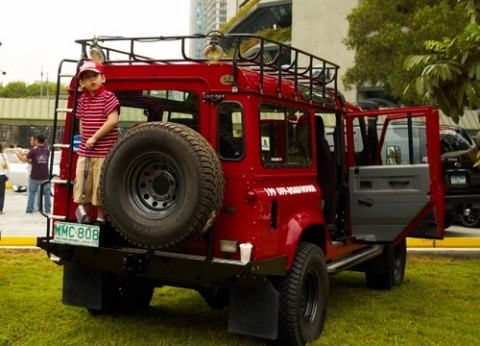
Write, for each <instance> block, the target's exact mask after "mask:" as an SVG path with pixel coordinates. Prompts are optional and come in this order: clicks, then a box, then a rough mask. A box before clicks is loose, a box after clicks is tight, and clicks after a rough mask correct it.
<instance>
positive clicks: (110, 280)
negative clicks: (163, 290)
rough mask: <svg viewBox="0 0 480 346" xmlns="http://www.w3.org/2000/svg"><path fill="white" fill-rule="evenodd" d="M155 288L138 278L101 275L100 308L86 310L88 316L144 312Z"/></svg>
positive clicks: (105, 273)
mask: <svg viewBox="0 0 480 346" xmlns="http://www.w3.org/2000/svg"><path fill="white" fill-rule="evenodd" d="M154 289H155V286H154V285H153V284H152V283H151V282H149V281H147V280H145V279H140V278H129V277H122V276H119V275H116V274H112V273H107V272H104V273H103V277H102V307H101V308H100V309H88V311H89V312H90V314H92V315H94V316H96V315H101V314H119V313H129V312H135V311H141V310H145V309H147V308H148V307H149V306H150V301H151V300H152V297H153V291H154Z"/></svg>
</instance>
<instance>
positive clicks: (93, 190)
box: [73, 156, 105, 206]
mask: <svg viewBox="0 0 480 346" xmlns="http://www.w3.org/2000/svg"><path fill="white" fill-rule="evenodd" d="M103 161H105V158H104V157H84V156H79V157H78V161H77V173H76V178H75V184H74V186H73V201H74V202H75V203H79V204H88V203H92V204H93V205H95V206H100V205H101V202H100V172H101V170H102V165H103ZM85 166H86V168H87V173H86V179H85ZM85 180H86V181H85ZM84 183H86V184H85V185H86V186H85V188H84V187H83V185H84Z"/></svg>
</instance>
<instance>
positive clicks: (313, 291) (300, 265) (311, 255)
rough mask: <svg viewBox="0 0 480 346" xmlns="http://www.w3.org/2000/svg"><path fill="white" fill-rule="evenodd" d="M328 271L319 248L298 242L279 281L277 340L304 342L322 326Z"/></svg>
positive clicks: (299, 343) (311, 337) (310, 338)
mask: <svg viewBox="0 0 480 346" xmlns="http://www.w3.org/2000/svg"><path fill="white" fill-rule="evenodd" d="M327 297H328V273H327V267H326V263H325V257H324V254H323V251H322V249H320V248H319V247H318V246H316V245H314V244H311V243H300V245H299V247H298V250H297V254H296V256H295V260H294V262H293V265H292V268H291V269H290V271H289V272H288V274H287V275H286V276H285V278H284V279H283V280H282V282H281V283H280V309H279V310H280V311H279V321H278V323H279V325H278V338H277V340H276V342H275V343H276V344H282V345H305V344H306V343H307V342H308V341H311V340H314V339H316V338H317V337H318V336H319V335H320V334H321V332H322V330H323V325H324V324H325V317H326V314H327Z"/></svg>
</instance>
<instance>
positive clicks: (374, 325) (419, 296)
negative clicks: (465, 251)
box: [0, 249, 480, 346]
mask: <svg viewBox="0 0 480 346" xmlns="http://www.w3.org/2000/svg"><path fill="white" fill-rule="evenodd" d="M479 269H480V266H479V260H478V259H459V258H451V257H426V256H419V255H410V254H409V257H408V262H407V272H406V277H405V282H404V284H403V285H402V286H401V287H399V288H396V289H394V290H392V291H374V290H370V289H368V288H367V287H366V285H365V280H364V277H363V275H362V274H360V273H350V272H346V273H342V274H339V275H337V276H334V277H332V278H331V282H330V288H331V289H330V297H329V307H328V315H327V322H326V324H325V329H324V332H323V334H322V336H321V337H320V339H318V340H317V341H316V342H315V343H313V345H415V346H416V345H449V346H453V345H477V344H478V343H479V340H480V326H479V323H480V275H479ZM61 288H62V267H59V266H57V265H55V264H53V263H51V262H50V261H49V260H48V259H47V258H46V255H45V253H44V252H42V251H39V250H32V251H24V250H6V249H2V250H0V345H47V344H48V345H60V344H61V345H261V344H262V343H261V342H259V341H258V340H255V339H253V338H249V337H244V336H238V335H232V334H229V333H228V332H227V322H228V309H225V310H224V311H216V310H211V309H210V308H208V306H207V305H206V304H205V303H204V302H203V300H202V298H201V297H200V296H199V295H198V294H197V293H196V292H195V291H192V290H186V289H177V288H171V287H163V288H157V289H156V290H155V294H154V297H153V300H152V304H151V308H150V309H149V310H147V311H146V312H143V313H137V314H128V315H122V316H108V315H104V316H98V317H93V316H91V315H90V314H89V313H88V312H87V311H86V310H85V309H83V308H76V307H70V306H64V305H62V302H61Z"/></svg>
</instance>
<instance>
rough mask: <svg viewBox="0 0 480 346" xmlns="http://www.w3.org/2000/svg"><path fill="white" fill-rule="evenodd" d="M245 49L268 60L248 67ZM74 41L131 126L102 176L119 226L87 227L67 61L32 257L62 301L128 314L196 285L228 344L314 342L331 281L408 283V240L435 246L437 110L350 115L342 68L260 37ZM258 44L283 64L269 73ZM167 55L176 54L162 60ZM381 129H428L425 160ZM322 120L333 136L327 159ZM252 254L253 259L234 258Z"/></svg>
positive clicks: (112, 221)
mask: <svg viewBox="0 0 480 346" xmlns="http://www.w3.org/2000/svg"><path fill="white" fill-rule="evenodd" d="M194 39H201V40H206V44H208V45H207V46H206V48H205V54H206V56H207V57H208V59H195V58H192V57H189V56H188V54H187V51H186V50H187V47H188V45H189V41H190V40H194ZM252 40H253V41H252ZM224 42H228V43H229V46H230V47H232V48H231V49H230V56H231V57H226V55H224V54H223V51H222V46H223V44H224ZM252 42H253V43H258V44H259V47H260V49H259V50H258V53H257V54H255V55H253V56H252V55H249V56H248V57H244V56H242V47H243V46H244V45H245V43H250V45H251V43H252ZM77 43H79V44H80V47H81V54H82V55H81V56H82V57H87V56H88V54H89V51H91V52H92V54H93V55H94V56H96V57H98V56H100V53H99V52H100V51H102V52H103V53H102V54H104V56H105V59H106V60H105V63H104V70H105V75H106V77H107V82H106V86H107V88H108V89H109V90H112V91H113V92H115V93H116V95H117V96H118V98H119V100H120V103H121V105H122V109H121V116H120V118H121V120H122V121H126V120H128V121H129V122H130V124H133V123H135V126H131V128H130V129H128V130H126V131H124V133H123V134H122V136H121V138H120V139H119V140H118V142H117V143H116V145H115V146H114V147H113V149H112V150H111V152H110V154H109V155H108V157H107V159H106V161H105V164H104V167H103V169H102V177H101V185H102V188H101V195H102V203H103V206H104V208H105V210H106V212H107V213H108V215H109V222H108V223H107V224H105V225H104V226H96V225H93V224H80V223H77V221H76V217H75V209H76V207H77V206H76V205H75V204H74V203H73V200H72V184H73V181H74V180H75V166H76V160H77V154H76V152H75V150H74V145H73V143H74V137H75V136H76V135H77V132H78V124H77V121H76V120H75V116H74V115H75V107H76V100H77V96H78V94H79V92H80V90H79V85H78V82H77V80H76V79H75V78H74V77H73V76H74V75H75V72H76V70H75V69H76V68H77V66H78V65H79V64H80V63H81V62H82V61H81V60H80V61H72V60H64V61H62V62H61V64H60V68H59V72H60V74H59V79H58V80H59V82H60V81H61V80H62V79H63V78H64V76H65V75H66V73H65V72H64V71H66V70H68V67H73V72H72V73H70V76H69V77H68V78H70V79H71V82H70V87H71V88H70V95H69V98H68V106H67V109H65V108H63V109H62V108H61V107H60V106H59V104H60V103H59V101H57V106H58V107H57V109H56V111H55V129H58V128H59V126H60V125H61V124H62V123H63V120H64V135H63V143H59V144H57V145H56V146H57V147H59V148H61V150H62V157H61V163H60V166H61V169H60V176H59V178H57V179H55V180H54V181H53V182H54V183H55V201H54V213H53V216H51V222H49V223H48V225H49V227H48V228H47V234H46V237H42V238H39V239H38V246H40V247H41V248H43V249H44V250H45V251H46V252H47V253H48V255H49V256H50V258H51V259H53V260H54V261H55V262H57V263H58V264H61V265H63V267H64V285H63V287H64V288H63V302H64V303H65V304H69V305H76V306H82V307H85V308H87V309H88V310H89V311H90V312H92V313H93V314H97V313H103V312H107V313H108V312H118V311H122V310H128V309H135V308H145V307H147V306H148V305H149V302H150V299H151V297H152V293H153V289H154V287H159V286H163V285H173V286H180V287H188V288H192V289H195V290H197V291H198V292H199V293H200V294H201V295H202V296H203V297H204V298H205V300H206V302H207V303H208V304H209V305H210V306H211V307H212V308H223V307H225V306H227V305H229V306H230V309H229V311H230V312H229V314H230V315H229V323H228V328H229V331H231V332H233V333H240V334H246V335H251V336H254V337H259V338H262V339H265V340H269V341H272V342H277V343H282V344H289V345H304V344H305V343H306V342H308V341H309V340H313V339H315V338H317V337H318V336H319V335H320V333H321V331H322V329H323V325H324V321H325V317H326V311H327V310H326V309H327V296H328V290H329V285H328V278H329V275H330V274H335V273H337V272H339V271H342V270H347V269H348V270H357V271H363V272H365V275H366V280H367V284H368V285H369V286H370V287H373V288H380V289H389V288H392V287H394V286H397V285H400V284H401V283H402V280H403V277H404V271H405V261H406V245H405V244H406V242H405V238H406V237H407V236H413V235H416V236H421V237H431V238H441V237H442V236H443V220H444V215H443V214H444V186H443V183H442V176H441V165H440V148H439V143H440V141H439V125H438V124H439V122H438V114H437V112H436V111H435V110H433V109H431V108H428V107H419V108H405V109H393V110H388V111H387V110H386V111H372V112H361V111H356V109H355V108H354V107H353V106H349V105H348V104H347V103H346V102H345V100H344V99H343V97H342V95H341V94H340V92H339V91H338V90H337V72H338V66H337V65H335V64H334V63H332V62H329V61H327V60H325V59H322V58H319V57H316V56H313V55H311V54H309V53H307V52H304V51H301V50H299V49H296V48H293V47H290V46H288V45H283V44H281V43H277V42H274V41H270V40H267V39H265V38H261V37H258V36H252V35H221V34H218V33H213V34H210V35H206V36H198V35H197V36H182V37H132V38H118V37H116V38H96V39H93V40H79V41H77ZM266 44H268V45H269V47H270V46H271V45H272V44H273V45H277V47H278V51H279V56H280V55H281V56H285V54H287V56H290V57H291V63H290V64H287V65H286V64H284V62H282V63H280V61H279V60H278V59H273V60H272V59H269V61H265V59H264V58H263V53H262V49H263V48H262V47H264V46H265V45H266ZM163 46H168V47H169V48H168V49H171V47H172V46H174V47H175V48H177V49H178V51H179V52H180V54H179V55H178V57H177V58H174V59H166V58H158V57H155V54H158V53H157V52H164V51H165V50H167V49H166V48H162V47H163ZM223 47H224V48H225V47H226V46H223ZM378 117H382V123H383V124H388V122H389V120H390V119H397V120H398V119H405V120H406V121H407V123H410V124H411V122H412V119H414V120H419V119H420V120H422V121H424V122H425V124H426V126H425V131H426V138H427V153H426V156H427V157H426V161H425V162H424V163H416V162H414V161H413V160H411V161H409V163H402V162H400V161H399V160H398V158H399V157H401V148H399V147H396V146H390V147H388V148H383V144H382V143H383V139H382V135H380V136H378V135H377V131H376V127H377V122H376V121H375V120H376V119H377V118H378ZM325 123H328V124H329V125H332V126H335V131H334V133H333V136H334V140H333V145H332V146H329V145H328V144H327V143H326V141H325V135H324V130H323V126H324V124H325ZM372 129H373V130H372ZM354 131H359V135H358V136H354ZM384 151H387V152H388V154H389V156H388V157H387V159H383V158H382V154H383V153H384ZM92 213H95V210H93V211H92ZM94 216H95V215H91V219H94ZM243 243H250V244H251V245H252V246H253V249H252V253H251V255H250V257H248V258H245V259H244V260H243V261H242V260H241V256H240V244H243Z"/></svg>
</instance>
